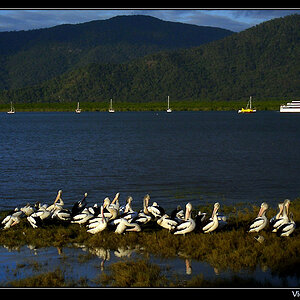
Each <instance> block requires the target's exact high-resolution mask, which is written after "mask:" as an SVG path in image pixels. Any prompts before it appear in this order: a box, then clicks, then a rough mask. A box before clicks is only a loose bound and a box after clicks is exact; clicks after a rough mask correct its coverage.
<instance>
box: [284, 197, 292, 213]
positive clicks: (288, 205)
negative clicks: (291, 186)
mask: <svg viewBox="0 0 300 300" xmlns="http://www.w3.org/2000/svg"><path fill="white" fill-rule="evenodd" d="M290 204H291V200H290V199H285V200H284V202H283V205H284V207H285V209H286V213H287V214H288V211H289V207H290Z"/></svg>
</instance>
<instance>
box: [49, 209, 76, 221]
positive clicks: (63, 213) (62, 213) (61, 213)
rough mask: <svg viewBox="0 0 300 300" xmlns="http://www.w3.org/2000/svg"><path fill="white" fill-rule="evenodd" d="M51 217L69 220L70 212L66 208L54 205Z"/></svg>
mask: <svg viewBox="0 0 300 300" xmlns="http://www.w3.org/2000/svg"><path fill="white" fill-rule="evenodd" d="M51 217H52V219H57V220H59V221H71V219H72V217H71V212H70V211H69V210H68V209H67V208H58V207H56V208H55V209H54V211H53V212H52V215H51Z"/></svg>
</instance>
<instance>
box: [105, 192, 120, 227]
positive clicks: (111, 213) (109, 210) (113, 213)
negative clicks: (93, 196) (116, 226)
mask: <svg viewBox="0 0 300 300" xmlns="http://www.w3.org/2000/svg"><path fill="white" fill-rule="evenodd" d="M103 209H106V211H105V212H104V216H105V217H106V218H108V221H110V220H113V219H115V218H116V217H117V216H118V210H117V209H116V208H115V207H113V206H110V199H109V198H108V197H106V198H105V199H104V201H103Z"/></svg>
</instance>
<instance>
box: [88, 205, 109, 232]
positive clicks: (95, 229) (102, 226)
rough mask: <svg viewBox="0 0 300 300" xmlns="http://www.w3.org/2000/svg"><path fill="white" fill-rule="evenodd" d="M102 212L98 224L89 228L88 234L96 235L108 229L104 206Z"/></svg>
mask: <svg viewBox="0 0 300 300" xmlns="http://www.w3.org/2000/svg"><path fill="white" fill-rule="evenodd" d="M100 210H101V213H100V215H101V216H100V217H98V221H97V222H93V227H89V226H88V228H89V229H88V230H87V232H89V233H92V234H96V233H98V232H101V231H103V230H104V229H105V228H106V227H107V219H106V218H105V217H104V213H103V206H102V205H101V208H100Z"/></svg>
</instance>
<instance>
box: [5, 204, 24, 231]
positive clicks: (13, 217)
mask: <svg viewBox="0 0 300 300" xmlns="http://www.w3.org/2000/svg"><path fill="white" fill-rule="evenodd" d="M22 214H23V212H22V211H21V210H19V209H18V208H17V207H16V208H15V209H14V210H13V211H12V212H10V213H9V214H8V215H7V216H6V217H5V218H4V219H3V220H2V222H1V224H3V225H4V227H3V229H8V228H10V227H12V226H14V225H16V224H18V223H20V221H21V215H22Z"/></svg>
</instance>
